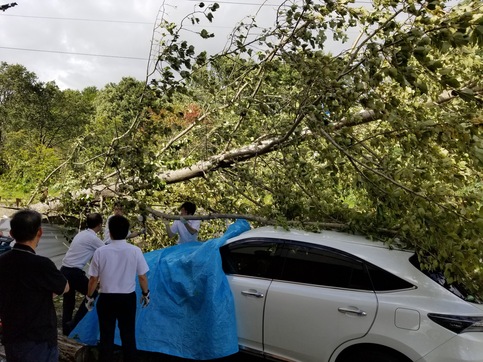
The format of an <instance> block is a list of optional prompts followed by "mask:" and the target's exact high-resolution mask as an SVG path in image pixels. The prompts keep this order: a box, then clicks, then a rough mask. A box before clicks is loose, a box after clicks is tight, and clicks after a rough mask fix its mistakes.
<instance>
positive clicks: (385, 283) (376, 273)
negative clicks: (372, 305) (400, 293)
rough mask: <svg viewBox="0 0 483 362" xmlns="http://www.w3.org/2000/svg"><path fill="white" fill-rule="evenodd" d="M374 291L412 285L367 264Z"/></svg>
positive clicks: (398, 288) (407, 287) (391, 289)
mask: <svg viewBox="0 0 483 362" xmlns="http://www.w3.org/2000/svg"><path fill="white" fill-rule="evenodd" d="M367 269H368V270H369V274H370V275H371V280H372V284H373V285H374V290H375V291H376V292H384V291H394V290H402V289H411V288H414V285H412V284H411V283H409V282H407V281H405V280H404V279H401V278H399V277H397V276H395V275H394V274H391V273H389V272H388V271H386V270H384V269H381V268H378V267H377V266H374V265H367Z"/></svg>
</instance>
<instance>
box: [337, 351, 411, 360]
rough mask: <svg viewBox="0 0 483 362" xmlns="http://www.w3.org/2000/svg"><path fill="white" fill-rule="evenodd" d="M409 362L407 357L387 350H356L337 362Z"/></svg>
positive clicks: (345, 354)
mask: <svg viewBox="0 0 483 362" xmlns="http://www.w3.org/2000/svg"><path fill="white" fill-rule="evenodd" d="M354 361H364V362H411V360H409V359H408V358H407V357H405V356H403V355H401V354H399V353H398V352H395V351H391V350H389V349H387V350H386V349H373V348H371V349H368V348H363V349H356V350H352V351H350V352H349V353H343V354H342V355H341V357H340V358H338V359H337V362H354Z"/></svg>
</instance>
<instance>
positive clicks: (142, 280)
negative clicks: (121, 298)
mask: <svg viewBox="0 0 483 362" xmlns="http://www.w3.org/2000/svg"><path fill="white" fill-rule="evenodd" d="M138 279H139V285H140V286H141V291H142V292H143V293H144V294H146V293H147V292H148V291H149V288H148V277H147V276H146V274H143V275H138Z"/></svg>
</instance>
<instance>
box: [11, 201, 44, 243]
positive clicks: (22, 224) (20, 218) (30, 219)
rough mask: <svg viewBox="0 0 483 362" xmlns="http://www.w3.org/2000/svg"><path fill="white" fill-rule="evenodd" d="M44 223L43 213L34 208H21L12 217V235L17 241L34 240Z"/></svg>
mask: <svg viewBox="0 0 483 362" xmlns="http://www.w3.org/2000/svg"><path fill="white" fill-rule="evenodd" d="M41 223H42V215H40V213H38V212H37V211H34V210H27V209H25V210H20V211H17V212H16V213H15V214H13V216H12V218H11V219H10V235H12V237H13V238H14V239H15V241H16V242H17V243H25V242H27V241H30V240H33V239H34V238H35V236H36V235H37V232H38V231H39V229H40V225H41Z"/></svg>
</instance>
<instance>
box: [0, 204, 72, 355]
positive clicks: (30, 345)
mask: <svg viewBox="0 0 483 362" xmlns="http://www.w3.org/2000/svg"><path fill="white" fill-rule="evenodd" d="M41 222H42V217H41V215H40V214H39V213H38V212H36V211H32V210H20V211H18V212H16V213H15V214H14V215H13V217H12V219H11V220H10V228H11V230H10V235H11V236H12V237H13V238H14V239H15V244H14V245H13V248H12V250H10V251H8V252H6V253H4V254H2V255H0V275H1V278H0V318H1V319H2V323H3V344H4V345H5V354H6V356H7V361H19V362H57V361H58V359H59V351H58V348H57V316H56V313H55V307H54V302H53V300H52V298H53V296H54V295H61V294H63V293H65V292H67V291H68V290H69V283H68V282H67V280H66V279H65V278H64V276H63V275H62V273H61V272H60V271H59V270H58V269H57V268H56V266H55V264H54V263H53V262H52V261H51V260H50V259H48V258H46V257H43V256H39V255H37V254H36V253H35V249H36V247H37V245H38V243H39V241H40V238H41V236H42V227H41Z"/></svg>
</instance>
